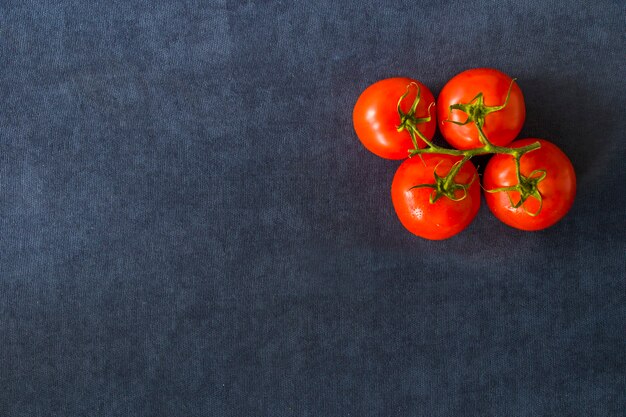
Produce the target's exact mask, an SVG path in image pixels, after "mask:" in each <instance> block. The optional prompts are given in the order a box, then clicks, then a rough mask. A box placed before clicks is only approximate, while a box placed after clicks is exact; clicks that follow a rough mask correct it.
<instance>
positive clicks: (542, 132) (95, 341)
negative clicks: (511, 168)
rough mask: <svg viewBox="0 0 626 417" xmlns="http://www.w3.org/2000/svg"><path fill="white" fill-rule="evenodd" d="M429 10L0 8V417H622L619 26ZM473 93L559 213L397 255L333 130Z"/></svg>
mask: <svg viewBox="0 0 626 417" xmlns="http://www.w3.org/2000/svg"><path fill="white" fill-rule="evenodd" d="M436 3H437V2H419V1H406V2H397V3H391V2H388V3H387V2H380V1H370V0H366V1H352V0H350V1H345V2H341V1H320V0H312V1H302V2H288V1H248V2H243V1H241V2H237V1H222V2H219V1H208V2H207V1H186V2H182V1H166V0H155V1H149V2H148V1H146V2H138V1H101V2H94V1H84V0H80V1H79V0H75V1H69V0H65V1H34V0H32V1H28V0H26V1H22V0H20V1H13V0H4V1H2V3H1V4H0V58H1V61H0V62H1V64H0V196H1V198H0V416H10V417H13V416H29V417H32V416H51V415H55V416H66V417H67V416H185V417H192V416H298V417H307V416H310V417H314V416H315V417H317V416H618V415H623V412H624V410H625V409H626V400H625V398H626V397H625V395H624V393H626V381H625V379H626V343H625V338H624V335H625V334H626V324H625V323H626V289H625V276H626V266H625V262H626V260H625V253H626V239H625V234H624V229H625V217H626V216H625V214H626V213H625V208H624V207H625V206H626V198H625V194H624V191H625V190H624V188H625V187H624V180H625V175H626V170H625V168H624V167H625V163H624V161H625V158H626V151H625V142H624V132H625V131H626V123H625V122H624V120H626V119H625V117H624V115H623V114H622V112H623V110H624V108H626V99H625V97H626V88H625V84H624V75H625V69H626V68H625V65H624V51H625V50H626V48H625V47H626V42H625V31H624V22H625V18H626V13H625V8H624V3H623V2H619V1H614V2H611V1H597V2H587V1H572V2H539V1H528V2H524V1H521V2H520V1H509V0H504V1H497V2H496V1H486V0H483V1H479V2H466V1H451V2H444V4H436ZM481 66H487V67H495V68H498V69H500V70H502V71H504V72H506V73H508V74H511V75H512V76H515V77H517V78H518V83H519V85H520V87H521V88H522V91H523V92H524V94H525V98H526V105H527V121H526V124H525V126H524V129H523V131H522V134H521V136H522V137H524V136H535V137H542V138H546V139H549V140H551V141H553V142H554V143H556V144H557V145H558V146H560V147H561V148H562V149H563V150H564V151H565V153H567V155H568V156H569V157H570V158H571V160H572V162H573V164H574V167H575V169H576V171H577V174H578V195H577V199H576V202H575V204H574V207H573V208H572V210H571V212H570V214H569V215H568V216H567V217H566V218H565V219H564V220H563V221H562V222H560V223H559V224H558V225H556V226H554V227H553V228H551V229H548V230H546V231H542V232H536V233H525V232H521V231H517V230H515V229H512V228H509V227H507V226H505V225H503V224H501V223H500V222H499V221H498V220H496V219H495V218H494V217H493V216H492V215H491V213H490V212H489V210H488V208H487V207H486V205H484V204H483V206H482V207H481V209H480V212H479V214H478V216H477V218H476V220H475V221H474V222H473V223H472V225H471V226H470V227H469V228H468V229H467V230H466V231H464V232H463V233H462V234H460V235H458V236H456V237H454V238H452V239H450V240H446V241H442V242H430V241H426V240H422V239H419V238H417V237H414V236H413V235H411V234H409V233H408V232H406V231H405V230H404V229H403V228H402V226H401V225H400V223H399V221H398V220H397V218H396V217H395V214H394V211H393V208H392V205H391V199H390V196H389V188H390V184H391V179H392V177H393V174H394V172H395V170H396V168H397V167H398V165H399V162H397V161H395V162H394V161H386V160H382V159H379V158H377V157H375V156H374V155H372V154H370V153H369V152H367V151H366V150H365V149H364V148H363V147H362V146H361V144H360V143H359V142H358V140H357V138H356V136H355V134H354V132H353V128H352V123H351V111H352V106H353V104H354V102H355V101H356V98H357V97H358V95H359V93H360V92H361V91H362V90H363V89H365V88H366V87H367V86H368V85H369V84H371V83H373V82H375V81H377V80H379V79H382V78H386V77H391V76H409V77H414V78H417V79H419V80H421V81H422V82H424V83H425V84H426V85H428V86H429V87H430V88H431V90H432V91H433V92H434V93H435V95H436V94H437V93H438V92H439V90H440V89H441V88H442V86H443V85H444V83H445V82H446V81H447V80H448V79H450V78H451V77H452V76H453V75H455V74H457V73H458V72H460V71H462V70H464V69H468V68H473V67H481ZM485 161H486V160H484V159H483V160H480V159H479V162H480V163H481V164H482V165H483V166H484V163H485Z"/></svg>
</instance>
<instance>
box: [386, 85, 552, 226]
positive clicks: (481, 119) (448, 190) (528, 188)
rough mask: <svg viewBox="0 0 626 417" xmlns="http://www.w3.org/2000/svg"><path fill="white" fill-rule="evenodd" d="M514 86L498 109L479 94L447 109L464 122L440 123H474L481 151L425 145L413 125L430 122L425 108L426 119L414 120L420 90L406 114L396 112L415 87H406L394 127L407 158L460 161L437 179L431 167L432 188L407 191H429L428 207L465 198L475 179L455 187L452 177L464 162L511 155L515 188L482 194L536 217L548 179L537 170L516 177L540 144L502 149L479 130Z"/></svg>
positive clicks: (426, 186) (478, 149) (500, 108)
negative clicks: (407, 139) (404, 134)
mask: <svg viewBox="0 0 626 417" xmlns="http://www.w3.org/2000/svg"><path fill="white" fill-rule="evenodd" d="M514 82H515V78H514V79H513V80H511V84H510V85H509V89H508V91H507V94H506V98H505V100H504V103H502V104H501V105H499V106H487V105H485V102H484V96H483V93H482V92H481V93H478V94H477V95H476V97H474V98H473V99H472V100H471V101H470V102H469V103H457V104H453V105H451V106H450V111H452V110H460V111H462V112H464V113H465V114H467V119H466V120H465V121H464V122H457V121H452V120H444V122H447V123H454V124H456V125H461V126H463V125H466V124H468V123H474V125H475V126H476V129H477V130H478V137H479V138H480V141H481V142H482V144H483V146H482V147H481V148H475V149H468V150H458V149H448V148H442V147H439V146H437V145H435V144H434V143H432V142H431V141H429V140H428V139H427V138H426V137H424V135H423V134H422V133H421V132H420V131H419V130H418V129H417V127H416V125H417V124H418V123H423V122H428V121H430V120H431V117H430V107H429V108H428V117H426V118H416V117H415V109H416V108H417V104H418V103H419V100H420V90H419V86H417V97H416V98H415V101H414V102H413V105H412V106H411V110H410V111H409V112H408V113H404V112H402V110H401V109H400V103H401V102H402V100H403V99H404V98H406V96H407V95H408V93H409V88H410V87H411V85H415V84H414V83H412V84H409V85H408V86H407V91H406V93H404V94H403V95H402V97H400V100H399V101H398V114H399V115H400V120H401V123H400V126H398V132H401V131H403V130H405V129H406V130H407V131H408V132H409V134H410V135H411V139H412V141H413V146H414V148H413V149H409V158H410V157H413V156H415V155H417V156H419V157H421V155H422V154H426V153H430V154H445V155H453V156H461V157H462V159H461V160H460V161H458V162H456V163H455V164H454V165H453V166H452V169H450V172H448V174H446V175H445V176H444V177H441V176H439V175H438V174H437V172H436V167H435V170H434V171H433V175H434V179H435V183H434V184H418V185H414V186H413V187H411V188H410V189H417V188H432V189H433V192H432V193H431V195H430V198H429V201H430V202H431V203H435V202H436V201H437V200H438V199H440V198H442V197H446V198H449V199H450V200H452V201H460V200H463V199H465V198H467V195H468V189H469V187H470V186H471V185H472V183H473V182H474V180H475V178H473V179H472V181H470V182H469V183H468V184H459V183H456V182H455V181H454V177H455V176H456V174H457V173H458V172H459V170H460V169H461V167H462V166H463V165H464V164H465V163H466V162H467V161H469V160H470V159H471V158H472V157H474V156H476V155H486V154H505V155H511V156H512V157H513V158H514V161H515V170H516V176H517V184H516V185H513V186H511V187H502V188H496V189H493V190H485V191H486V192H489V193H497V192H506V193H507V196H508V197H509V201H510V203H511V206H512V207H513V208H519V207H523V208H524V211H526V213H527V214H528V215H530V216H537V215H538V214H539V212H540V211H541V208H542V207H543V197H542V195H541V192H540V191H539V188H538V185H539V183H540V182H541V181H543V180H544V179H545V178H546V176H547V175H548V172H547V171H546V170H545V169H537V170H534V171H533V172H531V173H530V175H528V176H524V175H522V174H521V173H520V159H521V157H522V156H523V155H525V154H526V153H528V152H531V151H533V150H535V149H539V148H540V147H541V144H540V143H539V142H534V143H531V144H530V145H526V146H523V147H521V148H507V147H503V146H496V145H494V144H492V143H491V142H490V141H489V139H488V138H487V136H486V135H485V132H484V130H483V127H484V125H485V118H486V117H487V115H489V114H490V113H494V112H497V111H500V110H502V109H504V108H505V107H506V106H507V104H508V102H509V97H510V95H511V90H512V89H513V83H514ZM417 137H419V138H420V139H421V140H423V141H424V143H426V145H427V146H426V148H424V149H420V148H419V147H418V146H417ZM459 191H461V194H460V195H459V196H457V194H459ZM512 191H515V192H518V193H519V195H520V199H519V201H517V202H514V201H513V198H512V197H511V194H510V193H511V192H512ZM530 197H533V198H535V199H537V200H538V201H539V209H538V210H537V211H535V212H530V211H528V210H527V209H526V207H525V206H524V203H525V202H526V201H527V200H528V199H529V198H530Z"/></svg>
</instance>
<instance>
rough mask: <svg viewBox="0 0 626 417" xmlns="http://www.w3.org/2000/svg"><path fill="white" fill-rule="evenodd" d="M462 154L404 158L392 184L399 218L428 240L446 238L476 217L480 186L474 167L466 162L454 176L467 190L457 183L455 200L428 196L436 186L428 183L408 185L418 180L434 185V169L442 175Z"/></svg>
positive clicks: (392, 193)
mask: <svg viewBox="0 0 626 417" xmlns="http://www.w3.org/2000/svg"><path fill="white" fill-rule="evenodd" d="M460 159H461V158H460V157H456V156H450V155H439V154H424V155H422V159H420V158H419V157H418V156H415V157H413V158H410V159H407V160H406V161H404V162H403V163H402V164H401V165H400V167H399V168H398V171H397V172H396V175H395V176H394V178H393V183H392V184H391V199H392V201H393V206H394V208H395V211H396V214H397V215H398V218H399V219H400V222H401V223H402V224H403V225H404V227H406V228H407V229H408V230H409V231H410V232H411V233H413V234H415V235H417V236H420V237H423V238H426V239H431V240H441V239H447V238H449V237H451V236H454V235H455V234H457V233H459V232H460V231H462V230H463V229H465V228H466V227H467V226H468V225H469V224H470V223H471V222H472V220H473V219H474V217H476V214H477V213H478V209H479V207H480V186H479V183H478V181H477V180H476V179H477V173H476V168H475V167H474V165H473V164H472V163H471V162H469V161H468V162H466V163H465V164H464V165H463V166H462V167H461V169H460V170H459V172H458V173H457V174H456V175H455V177H454V180H455V182H456V183H458V184H469V185H467V186H466V188H467V190H465V191H464V190H463V189H461V187H457V189H456V190H455V191H454V192H453V194H452V196H453V197H454V198H455V199H459V198H461V197H463V196H464V195H465V198H463V199H461V200H459V201H454V200H452V199H450V198H448V197H446V196H441V197H440V198H438V199H437V200H436V201H435V202H434V203H431V198H432V197H433V196H434V193H435V190H434V189H433V188H430V187H424V188H411V187H414V186H415V185H419V184H431V185H435V184H436V183H437V180H436V178H435V175H434V173H436V174H437V175H438V176H439V177H444V176H445V175H446V174H448V172H450V170H451V169H452V167H453V165H454V163H455V162H457V161H459V160H460Z"/></svg>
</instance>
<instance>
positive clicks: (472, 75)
mask: <svg viewBox="0 0 626 417" xmlns="http://www.w3.org/2000/svg"><path fill="white" fill-rule="evenodd" d="M511 82H512V78H511V77H509V76H508V75H506V74H504V73H503V72H500V71H498V70H495V69H492V68H476V69H470V70H467V71H464V72H461V73H460V74H457V75H456V76H454V77H453V78H452V79H451V80H450V81H448V83H446V85H445V86H444V87H443V89H442V90H441V93H440V94H439V97H438V98H437V120H438V125H439V129H440V131H441V134H442V135H443V137H444V138H445V139H446V141H447V142H448V143H449V144H450V145H452V146H453V147H454V148H456V149H462V150H466V149H474V148H480V147H482V146H483V144H482V142H481V141H480V138H479V136H478V129H477V127H476V125H475V124H474V123H473V122H470V123H468V124H466V125H464V126H459V125H456V124H454V123H450V122H446V121H445V120H452V121H455V122H465V120H467V114H466V113H464V112H463V111H461V110H457V109H454V110H452V111H450V106H451V105H453V104H459V103H462V104H465V103H470V102H471V101H472V100H473V99H474V98H475V97H476V95H478V94H479V93H481V92H482V93H483V95H484V103H485V105H486V106H500V105H502V104H504V102H505V100H506V96H507V92H508V91H509V87H510V86H511ZM525 119H526V106H525V104H524V96H523V94H522V90H521V89H520V88H519V86H518V85H517V83H513V86H512V88H511V94H510V97H509V101H508V103H507V105H506V106H505V107H504V108H503V109H502V110H499V111H496V112H493V113H490V114H488V115H486V116H485V125H484V126H483V132H484V133H485V136H486V137H487V139H489V141H490V142H491V143H492V144H494V145H497V146H506V145H508V144H509V143H510V142H511V141H512V140H513V139H515V137H516V136H517V135H518V134H519V132H520V131H521V129H522V126H523V124H524V120H525Z"/></svg>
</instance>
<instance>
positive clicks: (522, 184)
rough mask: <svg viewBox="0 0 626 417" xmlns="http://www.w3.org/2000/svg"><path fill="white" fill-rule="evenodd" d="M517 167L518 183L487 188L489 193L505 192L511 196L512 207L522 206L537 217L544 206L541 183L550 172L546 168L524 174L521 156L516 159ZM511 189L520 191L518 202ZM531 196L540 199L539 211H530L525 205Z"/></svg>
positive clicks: (529, 213) (527, 212) (530, 214)
mask: <svg viewBox="0 0 626 417" xmlns="http://www.w3.org/2000/svg"><path fill="white" fill-rule="evenodd" d="M515 167H516V169H517V184H516V185H513V186H511V187H501V188H495V189H493V190H485V191H486V192H488V193H500V192H505V193H506V195H507V197H508V198H509V202H510V203H511V207H513V208H519V207H522V208H523V209H524V211H525V212H526V214H528V215H529V216H531V217H535V216H537V215H538V214H539V212H541V208H542V207H543V196H542V195H541V193H540V192H539V183H540V182H541V181H543V180H544V179H545V178H546V177H547V176H548V172H547V171H546V170H545V169H536V170H534V171H533V172H531V173H530V175H528V176H524V175H522V174H521V173H520V172H519V158H516V159H515ZM511 191H515V192H518V193H519V195H520V199H519V201H518V202H517V203H516V202H514V201H513V197H511ZM530 197H533V198H535V199H537V200H538V201H539V208H538V209H537V211H529V210H528V208H527V207H526V206H525V205H524V203H525V202H526V200H528V199H529V198H530Z"/></svg>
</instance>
